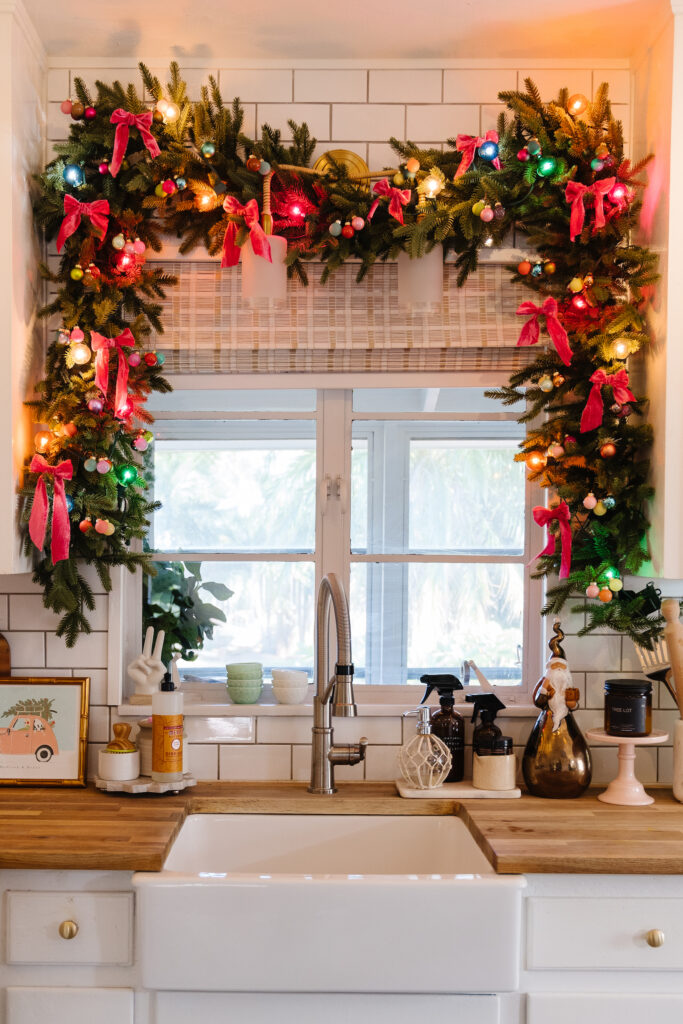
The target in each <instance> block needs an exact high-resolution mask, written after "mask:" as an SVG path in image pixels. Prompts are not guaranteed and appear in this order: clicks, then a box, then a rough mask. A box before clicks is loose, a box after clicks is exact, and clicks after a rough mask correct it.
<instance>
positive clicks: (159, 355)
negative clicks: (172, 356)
mask: <svg viewBox="0 0 683 1024" xmlns="http://www.w3.org/2000/svg"><path fill="white" fill-rule="evenodd" d="M165 362H166V356H165V355H164V353H163V352H157V365H158V366H163V365H164V363H165Z"/></svg>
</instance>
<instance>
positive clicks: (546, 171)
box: [536, 156, 557, 178]
mask: <svg viewBox="0 0 683 1024" xmlns="http://www.w3.org/2000/svg"><path fill="white" fill-rule="evenodd" d="M556 171H557V160H556V159H555V157H554V156H544V157H543V159H542V160H539V161H538V166H537V167H536V174H537V175H538V176H539V178H551V177H552V176H553V174H555V172H556Z"/></svg>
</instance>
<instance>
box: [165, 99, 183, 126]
mask: <svg viewBox="0 0 683 1024" xmlns="http://www.w3.org/2000/svg"><path fill="white" fill-rule="evenodd" d="M162 113H163V115H164V121H166V123H167V124H173V122H174V121H177V120H178V118H179V117H180V107H179V106H178V104H177V103H167V104H166V109H165V110H163V111H162Z"/></svg>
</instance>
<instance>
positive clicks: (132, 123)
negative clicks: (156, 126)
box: [109, 107, 161, 177]
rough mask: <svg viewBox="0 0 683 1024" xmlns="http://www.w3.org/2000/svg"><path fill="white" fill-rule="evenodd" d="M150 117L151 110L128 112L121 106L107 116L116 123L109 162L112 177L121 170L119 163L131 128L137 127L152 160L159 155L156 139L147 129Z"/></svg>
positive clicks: (124, 151) (124, 152) (149, 124)
mask: <svg viewBox="0 0 683 1024" xmlns="http://www.w3.org/2000/svg"><path fill="white" fill-rule="evenodd" d="M152 118H153V114H152V111H151V110H146V111H145V113H144V114H129V113H128V111H127V110H122V109H121V107H118V109H117V110H115V111H114V113H113V114H112V115H111V117H110V118H109V120H110V121H111V123H112V124H115V125H116V135H115V136H114V152H113V153H112V157H111V163H110V164H109V170H110V172H111V174H112V175H113V177H116V175H117V174H118V173H119V171H120V170H121V164H122V162H123V158H124V156H125V155H126V149H127V148H128V136H129V134H130V129H131V128H137V130H138V131H139V132H140V138H141V139H142V141H143V142H144V144H145V146H146V147H147V149H148V151H149V155H150V156H151V157H152V160H154V158H155V157H157V156H159V153H160V152H161V150H160V149H159V146H158V144H157V140H156V139H155V138H154V136H153V135H152V133H151V131H150V130H149V129H150V127H151V124H152Z"/></svg>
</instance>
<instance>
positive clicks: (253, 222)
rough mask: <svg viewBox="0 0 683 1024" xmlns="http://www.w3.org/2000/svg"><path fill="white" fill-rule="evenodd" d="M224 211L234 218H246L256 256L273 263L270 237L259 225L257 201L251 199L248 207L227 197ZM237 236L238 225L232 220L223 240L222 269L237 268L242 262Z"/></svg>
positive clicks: (237, 200) (231, 197)
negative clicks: (236, 241) (236, 242)
mask: <svg viewBox="0 0 683 1024" xmlns="http://www.w3.org/2000/svg"><path fill="white" fill-rule="evenodd" d="M223 209H224V210H225V212H226V213H229V214H230V215H231V216H233V217H244V223H245V225H246V227H247V228H248V229H249V237H250V238H251V247H252V249H253V250H254V254H255V255H256V256H262V257H263V259H264V260H268V262H269V263H272V262H273V257H272V255H271V252H270V242H269V241H268V235H267V234H266V233H265V231H264V230H263V228H262V227H261V224H260V223H259V212H258V203H257V202H256V200H255V199H250V200H249V202H248V203H247V205H246V206H242V204H241V203H240V201H239V199H235V197H234V196H226V198H225V200H224V202H223ZM236 234H237V225H236V224H235V222H234V221H232V220H231V221H230V223H229V224H228V226H227V229H226V231H225V238H224V239H223V258H222V260H221V266H222V267H236V266H237V264H238V263H239V261H240V247H239V245H236V244H235V236H236Z"/></svg>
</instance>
